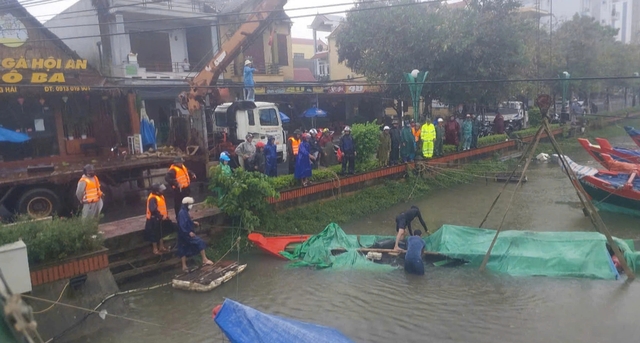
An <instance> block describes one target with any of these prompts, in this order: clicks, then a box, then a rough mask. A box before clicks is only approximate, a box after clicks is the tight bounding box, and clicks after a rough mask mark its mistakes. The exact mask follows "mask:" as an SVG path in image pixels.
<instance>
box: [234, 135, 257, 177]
mask: <svg viewBox="0 0 640 343" xmlns="http://www.w3.org/2000/svg"><path fill="white" fill-rule="evenodd" d="M244 138H245V141H244V142H242V143H240V144H238V146H237V147H236V156H238V163H240V167H242V168H244V170H253V169H252V164H253V158H254V156H255V155H256V147H255V146H254V145H253V135H252V134H250V133H249V134H247V135H246V136H245V137H244Z"/></svg>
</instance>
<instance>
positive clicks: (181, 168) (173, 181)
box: [164, 157, 196, 218]
mask: <svg viewBox="0 0 640 343" xmlns="http://www.w3.org/2000/svg"><path fill="white" fill-rule="evenodd" d="M164 179H165V181H167V183H168V184H169V185H170V186H171V188H172V189H173V209H174V210H175V212H176V218H178V213H180V207H182V199H184V197H188V196H190V195H191V189H190V188H189V186H190V185H191V181H192V180H195V179H196V175H195V174H194V173H192V172H190V171H189V170H188V169H187V167H185V165H184V159H183V158H182V157H176V158H175V159H174V160H173V164H172V165H171V167H169V171H167V175H166V176H165V177H164Z"/></svg>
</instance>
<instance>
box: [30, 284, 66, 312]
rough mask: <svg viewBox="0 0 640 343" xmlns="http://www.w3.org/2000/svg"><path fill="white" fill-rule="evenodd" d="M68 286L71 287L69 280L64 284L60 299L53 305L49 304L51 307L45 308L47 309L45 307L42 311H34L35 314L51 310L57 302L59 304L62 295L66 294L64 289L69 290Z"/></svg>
mask: <svg viewBox="0 0 640 343" xmlns="http://www.w3.org/2000/svg"><path fill="white" fill-rule="evenodd" d="M67 287H69V282H67V283H66V284H65V285H64V287H63V288H62V291H61V292H60V296H59V297H58V300H56V302H55V303H54V304H53V305H51V306H49V307H47V308H45V309H44V310H42V311H36V312H33V314H41V313H45V312H47V311H49V310H51V309H52V308H54V307H55V306H56V304H57V303H58V302H60V299H62V295H63V294H64V291H66V290H67Z"/></svg>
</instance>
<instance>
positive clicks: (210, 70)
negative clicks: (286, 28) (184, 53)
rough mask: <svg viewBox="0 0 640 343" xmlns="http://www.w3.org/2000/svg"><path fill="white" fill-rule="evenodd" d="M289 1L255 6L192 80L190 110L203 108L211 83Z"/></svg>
mask: <svg viewBox="0 0 640 343" xmlns="http://www.w3.org/2000/svg"><path fill="white" fill-rule="evenodd" d="M238 1H239V0H238ZM286 4H287V0H262V1H260V2H259V3H258V4H257V5H256V6H255V7H254V8H252V9H251V12H250V14H249V16H248V18H247V19H246V21H245V22H244V23H242V24H241V25H240V27H239V28H238V29H237V30H236V31H235V32H234V33H233V36H231V38H229V39H228V40H227V41H226V42H224V43H223V44H222V46H221V48H220V50H218V52H217V53H216V54H215V56H213V58H212V59H211V61H209V63H207V65H206V66H205V67H204V68H203V69H202V70H201V71H200V72H199V73H198V74H197V75H196V76H195V77H194V78H193V79H192V80H191V82H190V87H191V90H190V91H189V94H188V95H187V102H188V109H189V112H191V113H193V112H195V111H197V110H200V109H201V102H202V101H203V99H204V97H205V96H206V94H207V92H208V91H209V89H210V87H211V86H212V85H214V84H215V82H216V81H217V80H218V78H219V77H220V75H221V74H222V73H223V72H224V70H225V69H226V68H227V67H228V66H229V64H231V62H233V60H235V58H236V57H238V55H239V54H240V53H241V52H242V47H243V46H244V45H246V44H247V43H249V42H250V38H251V37H254V36H255V35H258V34H261V33H262V32H263V31H264V29H265V28H266V27H267V26H268V25H269V21H268V20H267V19H269V17H270V16H271V15H273V14H275V13H276V11H277V10H278V9H282V8H283V7H284V5H286ZM218 96H219V94H218ZM215 97H216V96H215V95H214V98H215ZM216 105H217V104H216Z"/></svg>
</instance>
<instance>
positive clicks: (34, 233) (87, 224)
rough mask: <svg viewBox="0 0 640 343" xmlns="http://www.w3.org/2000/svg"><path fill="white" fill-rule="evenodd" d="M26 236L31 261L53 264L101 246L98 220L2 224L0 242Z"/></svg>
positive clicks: (16, 239)
mask: <svg viewBox="0 0 640 343" xmlns="http://www.w3.org/2000/svg"><path fill="white" fill-rule="evenodd" d="M20 239H22V241H24V243H25V244H26V245H27V254H28V256H29V264H31V265H33V264H38V263H49V262H54V261H57V260H62V259H65V258H68V257H71V256H74V255H80V254H85V253H89V252H92V251H95V250H98V249H100V247H101V246H102V237H101V235H99V234H98V221H96V220H84V221H83V220H82V219H81V218H78V217H74V218H71V219H68V218H54V219H52V220H39V221H21V222H17V223H15V224H11V225H6V226H4V227H0V245H4V244H9V243H14V242H17V241H18V240H20Z"/></svg>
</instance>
